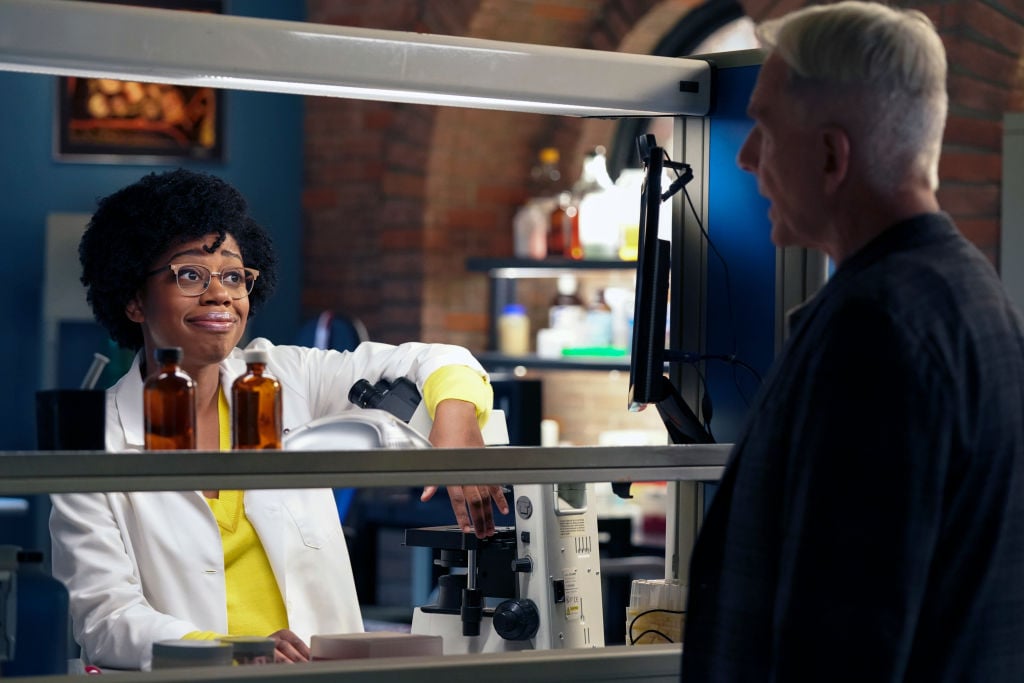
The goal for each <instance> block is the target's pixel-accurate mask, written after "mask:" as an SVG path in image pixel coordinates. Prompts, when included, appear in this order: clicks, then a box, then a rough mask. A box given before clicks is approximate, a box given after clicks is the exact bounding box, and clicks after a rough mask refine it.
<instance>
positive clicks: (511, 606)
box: [492, 598, 540, 640]
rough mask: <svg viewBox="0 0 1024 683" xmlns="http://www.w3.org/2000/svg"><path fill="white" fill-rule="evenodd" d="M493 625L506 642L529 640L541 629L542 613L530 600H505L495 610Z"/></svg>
mask: <svg viewBox="0 0 1024 683" xmlns="http://www.w3.org/2000/svg"><path fill="white" fill-rule="evenodd" d="M492 623H493V624H494V630H495V631H497V633H498V635H499V636H501V637H502V638H504V639H505V640H529V639H530V638H533V637H534V636H535V635H537V629H538V628H540V612H539V611H537V604H536V603H535V602H534V601H533V600H530V599H529V598H523V599H521V600H505V601H504V602H502V603H500V604H499V605H498V606H497V607H495V608H494V617H493V619H492Z"/></svg>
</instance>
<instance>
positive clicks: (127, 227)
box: [78, 169, 277, 350]
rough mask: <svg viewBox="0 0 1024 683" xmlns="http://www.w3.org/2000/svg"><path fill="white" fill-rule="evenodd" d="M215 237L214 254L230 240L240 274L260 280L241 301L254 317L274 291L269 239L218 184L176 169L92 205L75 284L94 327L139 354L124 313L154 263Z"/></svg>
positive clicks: (240, 200) (234, 195)
mask: <svg viewBox="0 0 1024 683" xmlns="http://www.w3.org/2000/svg"><path fill="white" fill-rule="evenodd" d="M209 234H216V235H218V239H217V242H216V244H214V245H213V246H214V248H216V247H219V246H220V244H221V242H223V241H224V239H225V238H226V237H227V236H228V235H231V236H232V237H234V238H235V240H236V241H237V242H238V246H239V247H240V248H241V251H242V259H243V261H244V263H245V265H246V266H249V267H252V268H256V269H257V270H259V271H260V276H259V277H258V278H257V279H256V285H255V287H254V288H253V290H252V292H251V293H250V294H249V314H250V316H251V315H254V314H255V313H256V312H257V311H258V310H259V309H260V307H261V306H262V305H263V303H264V302H265V301H266V300H267V299H268V298H269V297H270V295H271V293H273V291H274V287H275V285H276V284H277V256H276V255H275V253H274V247H273V244H272V242H271V239H270V236H269V235H268V234H267V232H266V230H264V229H263V227H262V226H260V225H259V224H258V223H257V222H256V221H254V220H253V219H252V218H251V217H250V216H249V213H248V207H247V205H246V202H245V198H244V197H242V195H241V193H240V192H239V191H238V190H236V189H235V188H234V187H232V186H231V185H229V184H228V183H227V182H225V181H224V180H222V179H220V178H218V177H216V176H213V175H209V174H207V173H197V172H195V171H187V170H185V169H177V170H175V171H168V172H166V173H150V174H149V175H147V176H145V177H143V178H142V179H141V180H139V181H138V182H136V183H134V184H132V185H129V186H128V187H125V188H123V189H121V190H118V191H117V192H115V193H114V194H112V195H110V196H108V197H104V198H103V199H100V200H99V207H98V208H97V209H96V213H95V214H93V216H92V220H90V221H89V226H88V227H87V228H86V230H85V234H84V235H82V241H81V242H80V243H79V245H78V258H79V260H80V261H81V262H82V284H84V285H85V286H86V290H87V292H86V297H87V299H88V301H89V304H90V305H91V306H92V310H93V315H95V317H96V321H97V322H99V323H100V324H101V325H103V327H105V328H106V329H107V331H108V332H109V333H110V336H111V338H112V339H113V340H114V341H115V342H117V343H118V344H119V345H120V346H123V347H125V348H129V349H132V350H138V349H140V348H142V345H143V341H142V328H141V327H140V326H139V324H138V323H135V322H132V321H131V320H129V319H128V317H127V316H126V315H125V306H127V304H128V302H129V301H130V300H131V299H132V297H134V296H135V295H136V294H137V293H138V291H139V290H140V289H141V288H142V285H143V283H144V282H145V280H146V274H147V273H148V272H149V270H150V267H151V264H152V263H153V261H154V259H156V258H157V257H159V256H160V255H161V254H163V253H164V252H165V251H167V250H168V249H170V248H171V247H173V246H175V245H178V244H184V243H185V242H189V241H191V240H195V239H198V238H201V237H203V236H205V235H209Z"/></svg>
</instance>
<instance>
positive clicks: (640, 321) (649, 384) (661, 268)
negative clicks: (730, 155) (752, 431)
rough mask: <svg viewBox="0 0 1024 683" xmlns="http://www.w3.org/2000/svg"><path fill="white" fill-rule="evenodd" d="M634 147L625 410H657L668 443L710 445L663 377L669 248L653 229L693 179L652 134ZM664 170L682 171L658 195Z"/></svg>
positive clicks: (704, 434) (656, 227) (690, 410)
mask: <svg viewBox="0 0 1024 683" xmlns="http://www.w3.org/2000/svg"><path fill="white" fill-rule="evenodd" d="M637 147H638V149H639V152H640V160H641V162H642V163H643V164H644V182H643V188H642V190H641V193H640V235H639V242H638V256H637V263H636V299H635V307H634V311H633V351H632V356H631V358H630V366H629V409H630V410H631V411H638V410H641V409H643V407H644V406H647V405H652V404H653V405H654V406H656V407H657V409H658V413H659V415H660V416H661V419H662V422H664V424H665V427H666V429H667V430H668V432H669V436H670V438H671V439H672V442H673V443H712V442H713V441H714V439H713V438H712V437H711V435H710V434H709V433H708V431H707V430H706V429H705V428H704V426H703V425H702V424H701V422H700V420H699V419H698V418H697V416H696V414H695V413H694V412H693V410H692V409H691V408H690V406H689V405H687V403H686V401H685V400H684V399H683V397H682V396H681V395H680V393H679V391H678V389H676V387H675V385H674V384H672V382H671V381H670V380H669V378H668V377H666V376H665V329H666V321H667V312H668V296H669V270H670V269H671V244H670V243H669V242H668V241H666V240H663V239H661V238H659V237H658V225H659V219H660V216H661V204H662V202H663V201H664V200H665V199H666V198H667V197H668V196H670V195H671V194H673V193H674V191H675V190H678V189H679V188H681V187H682V186H683V185H684V184H685V183H686V182H687V181H688V180H689V178H692V174H691V173H690V169H689V167H688V166H686V165H685V164H676V163H673V162H668V161H667V156H666V154H665V150H664V149H662V148H661V147H659V146H658V145H657V141H656V140H655V137H654V136H653V135H651V134H646V135H641V136H640V137H639V138H638V140H637ZM667 164H668V165H669V167H670V168H676V169H677V170H682V171H683V175H681V176H680V178H679V179H678V180H677V181H675V182H674V183H673V184H672V187H671V188H670V189H669V192H666V193H663V192H662V187H661V178H662V173H663V172H664V169H665V167H666V165H667Z"/></svg>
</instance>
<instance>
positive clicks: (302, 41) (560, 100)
mask: <svg viewBox="0 0 1024 683" xmlns="http://www.w3.org/2000/svg"><path fill="white" fill-rule="evenodd" d="M0 69H2V70H9V71H24V72H31V73H44V74H54V75H62V76H87V77H103V78H116V79H122V80H137V81H147V82H156V83H176V84H179V85H195V86H213V87H216V88H227V89H238V90H259V91H264V92H282V93H293V94H298V95H324V96H333V97H348V98H354V99H372V100H379V101H389V102H408V103H413V104H435V105H449V106H462V107H476V108H483V109H500V110H504V111H521V112H533V113H539V114H559V115H568V116H597V117H614V116H675V115H679V114H689V115H696V116H702V115H704V114H706V113H707V112H708V109H709V107H710V102H711V93H710V89H711V68H710V65H709V64H708V63H707V62H705V61H703V60H697V59H680V58H669V57H654V56H650V55H636V54H627V53H621V52H609V51H602V50H584V49H577V48H562V47H552V46H547V45H533V44H527V43H512V42H504V41H495V40H482V39H474V38H459V37H452V36H437V35H428V34H421V33H410V32H403V31H384V30H376V29H361V28H352V27H341V26H330V25H324V24H313V23H306V22H291V21H276V20H268V19H252V18H247V17H238V16H230V15H214V14H206V13H196V12H180V11H173V10H163V9H153V8H145V7H129V6H123V5H110V4H100V3H92V2H71V1H67V0H4V1H3V2H0Z"/></svg>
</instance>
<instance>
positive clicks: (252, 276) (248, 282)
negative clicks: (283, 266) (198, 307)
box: [146, 263, 260, 299]
mask: <svg viewBox="0 0 1024 683" xmlns="http://www.w3.org/2000/svg"><path fill="white" fill-rule="evenodd" d="M168 270H170V271H171V272H172V273H174V279H175V281H176V282H177V283H178V289H180V290H181V293H182V294H184V295H185V296H199V295H200V294H202V293H203V292H205V291H206V290H207V289H209V288H210V282H212V281H213V278H214V276H216V277H219V278H220V283H221V285H223V286H224V289H226V290H227V292H228V296H230V297H231V298H232V299H244V298H245V297H247V296H249V293H250V292H252V288H253V285H255V284H256V278H258V277H259V276H260V271H258V270H256V269H255V268H228V269H226V270H222V271H221V272H219V273H215V272H213V271H211V270H210V269H209V268H207V267H206V266H201V265H199V264H197V263H172V264H170V265H168V266H164V267H162V268H157V269H156V270H154V271H151V272H149V273H146V277H152V276H154V275H157V274H159V273H165V272H167V271H168Z"/></svg>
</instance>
